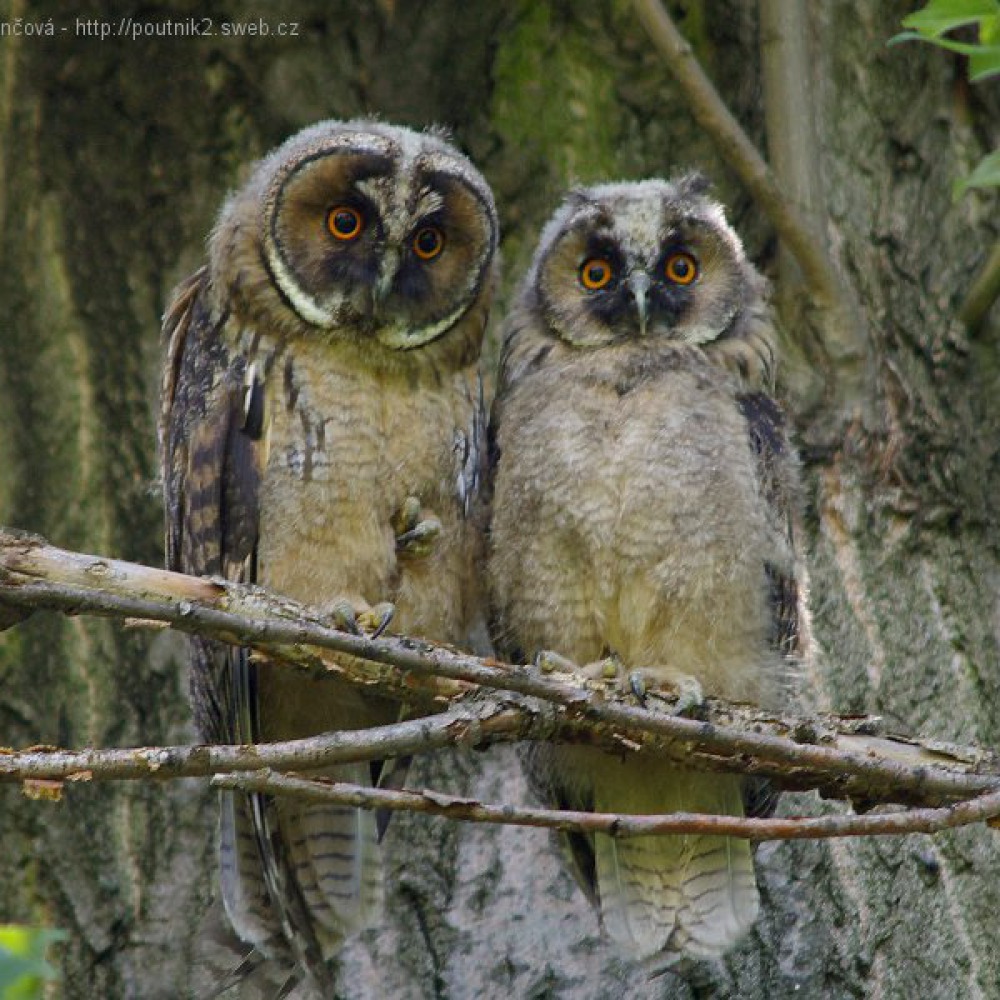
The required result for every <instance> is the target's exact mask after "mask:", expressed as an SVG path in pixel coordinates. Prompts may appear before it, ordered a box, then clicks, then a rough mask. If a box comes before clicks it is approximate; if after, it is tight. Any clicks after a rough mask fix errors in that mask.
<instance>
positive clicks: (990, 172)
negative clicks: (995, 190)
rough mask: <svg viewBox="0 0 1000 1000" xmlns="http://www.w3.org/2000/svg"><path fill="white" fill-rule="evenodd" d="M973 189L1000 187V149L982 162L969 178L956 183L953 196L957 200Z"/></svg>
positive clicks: (961, 178)
mask: <svg viewBox="0 0 1000 1000" xmlns="http://www.w3.org/2000/svg"><path fill="white" fill-rule="evenodd" d="M971 187H1000V149H997V150H994V152H992V153H990V154H989V156H986V157H984V158H983V159H982V160H980V161H979V164H978V165H977V166H976V169H975V170H973V171H972V173H971V174H969V176H968V177H960V178H959V179H958V180H957V181H955V183H954V185H953V186H952V196H953V197H954V198H955V199H956V200H957V199H958V198H961V197H962V195H963V194H965V192H966V191H968V190H969V188H971Z"/></svg>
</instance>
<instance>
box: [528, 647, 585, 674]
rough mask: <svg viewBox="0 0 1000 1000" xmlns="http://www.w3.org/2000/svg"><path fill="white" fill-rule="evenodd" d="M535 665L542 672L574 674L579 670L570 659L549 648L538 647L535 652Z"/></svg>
mask: <svg viewBox="0 0 1000 1000" xmlns="http://www.w3.org/2000/svg"><path fill="white" fill-rule="evenodd" d="M535 666H536V667H538V669H539V670H541V672H542V673H543V674H552V673H559V674H576V673H579V672H580V668H579V667H578V666H577V665H576V664H575V663H574V662H573V661H572V660H569V659H567V658H566V657H565V656H562V655H560V654H559V653H556V652H554V651H553V650H551V649H540V650H539V651H538V652H537V653H536V654H535Z"/></svg>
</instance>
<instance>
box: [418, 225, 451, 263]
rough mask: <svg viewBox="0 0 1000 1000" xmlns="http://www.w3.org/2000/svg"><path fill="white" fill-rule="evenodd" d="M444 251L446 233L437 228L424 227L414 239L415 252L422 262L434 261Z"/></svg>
mask: <svg viewBox="0 0 1000 1000" xmlns="http://www.w3.org/2000/svg"><path fill="white" fill-rule="evenodd" d="M443 249H444V233H442V232H441V230H440V229H438V227H437V226H424V228H423V229H420V230H418V231H417V235H416V236H414V237H413V252H414V253H415V254H416V255H417V256H418V257H419V258H420V259H421V260H433V259H434V258H435V257H436V256H437V255H438V254H439V253H440V252H441V251H442V250H443Z"/></svg>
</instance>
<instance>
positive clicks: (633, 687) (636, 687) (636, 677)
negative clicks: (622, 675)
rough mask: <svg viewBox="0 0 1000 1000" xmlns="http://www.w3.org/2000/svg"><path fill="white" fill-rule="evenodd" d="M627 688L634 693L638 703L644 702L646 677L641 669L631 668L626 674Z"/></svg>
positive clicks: (642, 703) (643, 703)
mask: <svg viewBox="0 0 1000 1000" xmlns="http://www.w3.org/2000/svg"><path fill="white" fill-rule="evenodd" d="M628 686H629V690H630V691H631V692H632V694H633V695H635V699H636V701H638V702H639V704H640V705H645V704H646V678H645V677H643V675H642V671H641V670H632V671H631V672H630V673H629V675H628Z"/></svg>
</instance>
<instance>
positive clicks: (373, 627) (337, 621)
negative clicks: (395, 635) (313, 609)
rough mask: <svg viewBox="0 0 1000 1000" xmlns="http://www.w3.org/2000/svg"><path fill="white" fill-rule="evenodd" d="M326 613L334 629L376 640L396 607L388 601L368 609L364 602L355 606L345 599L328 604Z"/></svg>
mask: <svg viewBox="0 0 1000 1000" xmlns="http://www.w3.org/2000/svg"><path fill="white" fill-rule="evenodd" d="M326 613H327V615H328V617H329V619H330V621H331V622H332V624H333V627H334V628H337V629H340V631H341V632H350V633H351V635H365V634H366V633H367V634H368V637H369V638H371V639H377V638H378V637H379V636H380V635H381V634H382V633H383V632H384V631H385V630H386V627H387V626H388V624H389V622H391V621H392V617H393V615H394V614H395V613H396V607H395V605H393V604H390V603H389V602H388V601H383V602H382V603H381V604H376V605H375V606H374V607H369V606H368V605H367V604H365V603H364V602H361V603H360V604H355V603H354V602H353V601H351V600H349V599H348V598H346V597H342V598H340V599H339V600H336V601H334V602H333V603H332V604H330V605H329V606H328V607H327V609H326Z"/></svg>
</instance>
